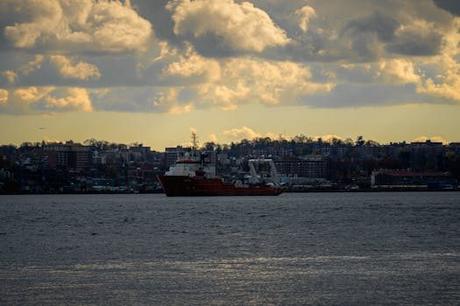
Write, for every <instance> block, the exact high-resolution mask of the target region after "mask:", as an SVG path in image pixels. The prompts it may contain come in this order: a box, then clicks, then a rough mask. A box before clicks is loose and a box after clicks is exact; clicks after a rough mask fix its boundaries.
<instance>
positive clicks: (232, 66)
mask: <svg viewBox="0 0 460 306" xmlns="http://www.w3.org/2000/svg"><path fill="white" fill-rule="evenodd" d="M163 73H164V74H166V75H167V76H169V77H171V76H178V77H181V78H186V77H189V78H193V77H195V76H202V75H206V76H207V77H206V78H203V79H202V80H201V82H199V83H196V82H195V83H191V84H190V85H189V86H188V87H187V88H188V89H190V90H192V91H193V92H195V94H196V95H197V98H196V99H197V100H198V101H200V102H199V103H200V105H214V106H218V107H220V108H221V109H223V110H234V109H236V108H238V106H239V105H240V104H247V103H262V104H266V105H282V104H295V103H296V102H299V101H300V100H301V99H303V98H304V97H305V96H307V95H311V94H314V93H319V92H328V91H330V90H332V88H333V87H334V84H332V83H318V82H314V81H312V80H311V72H310V69H309V68H308V67H307V66H305V65H302V64H298V63H294V62H289V61H269V60H261V59H256V58H244V57H242V58H230V59H221V60H220V61H217V60H209V59H206V58H203V57H201V56H200V55H198V54H196V53H191V52H190V51H189V52H188V55H187V57H185V58H181V59H180V60H179V61H177V62H173V63H172V64H170V65H169V66H167V67H166V69H165V70H164V71H163Z"/></svg>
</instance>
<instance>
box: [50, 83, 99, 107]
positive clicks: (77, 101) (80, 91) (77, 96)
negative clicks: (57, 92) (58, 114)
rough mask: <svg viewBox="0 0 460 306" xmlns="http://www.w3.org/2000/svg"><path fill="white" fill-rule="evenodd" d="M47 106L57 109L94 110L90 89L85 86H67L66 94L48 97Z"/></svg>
mask: <svg viewBox="0 0 460 306" xmlns="http://www.w3.org/2000/svg"><path fill="white" fill-rule="evenodd" d="M46 103H47V105H46V106H47V107H48V108H50V109H56V110H61V111H62V110H77V111H83V112H92V111H93V106H92V104H91V99H90V97H89V94H88V91H87V90H86V89H84V88H67V89H66V90H65V93H64V96H62V97H54V96H48V97H46Z"/></svg>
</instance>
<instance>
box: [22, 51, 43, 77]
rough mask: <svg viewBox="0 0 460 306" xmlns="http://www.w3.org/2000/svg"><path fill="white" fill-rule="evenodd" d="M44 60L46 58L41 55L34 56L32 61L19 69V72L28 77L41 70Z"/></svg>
mask: <svg viewBox="0 0 460 306" xmlns="http://www.w3.org/2000/svg"><path fill="white" fill-rule="evenodd" d="M44 60H45V56H43V55H41V54H37V55H34V57H33V59H32V60H30V61H28V62H27V63H25V64H24V65H22V66H21V67H19V69H18V72H19V73H20V74H23V75H28V74H30V73H32V72H34V71H35V70H37V69H40V67H41V66H42V63H43V61H44Z"/></svg>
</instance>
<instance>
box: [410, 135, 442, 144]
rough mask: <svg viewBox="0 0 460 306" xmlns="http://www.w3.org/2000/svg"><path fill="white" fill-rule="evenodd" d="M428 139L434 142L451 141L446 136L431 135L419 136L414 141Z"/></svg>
mask: <svg viewBox="0 0 460 306" xmlns="http://www.w3.org/2000/svg"><path fill="white" fill-rule="evenodd" d="M427 140H431V141H434V142H442V143H444V144H447V143H449V141H448V140H447V139H446V138H444V137H442V136H431V137H427V136H419V137H417V138H415V139H414V140H413V141H414V142H425V141H427Z"/></svg>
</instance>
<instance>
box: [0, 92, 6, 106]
mask: <svg viewBox="0 0 460 306" xmlns="http://www.w3.org/2000/svg"><path fill="white" fill-rule="evenodd" d="M6 103H8V90H6V89H2V88H0V105H1V104H6Z"/></svg>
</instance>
